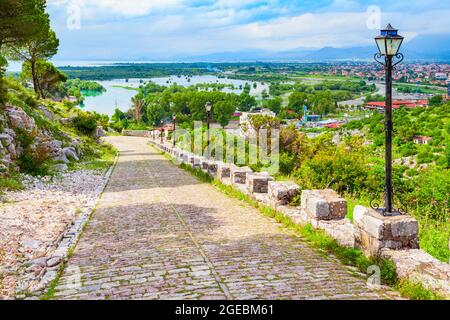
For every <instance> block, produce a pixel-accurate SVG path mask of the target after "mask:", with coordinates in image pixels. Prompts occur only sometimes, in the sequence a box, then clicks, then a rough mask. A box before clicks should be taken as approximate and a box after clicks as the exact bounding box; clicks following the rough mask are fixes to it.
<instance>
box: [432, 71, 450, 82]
mask: <svg viewBox="0 0 450 320" xmlns="http://www.w3.org/2000/svg"><path fill="white" fill-rule="evenodd" d="M434 78H435V79H436V80H447V73H445V72H436V73H435V75H434Z"/></svg>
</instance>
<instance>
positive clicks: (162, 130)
mask: <svg viewBox="0 0 450 320" xmlns="http://www.w3.org/2000/svg"><path fill="white" fill-rule="evenodd" d="M163 124H164V121H163V120H161V130H160V132H161V144H163V133H164V128H163Z"/></svg>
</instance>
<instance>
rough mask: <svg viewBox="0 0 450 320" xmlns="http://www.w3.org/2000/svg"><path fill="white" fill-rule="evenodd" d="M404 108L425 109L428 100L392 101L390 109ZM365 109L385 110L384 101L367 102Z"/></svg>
mask: <svg viewBox="0 0 450 320" xmlns="http://www.w3.org/2000/svg"><path fill="white" fill-rule="evenodd" d="M402 106H403V107H405V108H411V109H413V108H427V107H428V100H394V101H392V108H393V109H399V108H400V107H402ZM365 108H366V109H371V110H375V109H377V110H384V109H385V108H386V102H384V101H372V102H368V103H367V104H366V106H365Z"/></svg>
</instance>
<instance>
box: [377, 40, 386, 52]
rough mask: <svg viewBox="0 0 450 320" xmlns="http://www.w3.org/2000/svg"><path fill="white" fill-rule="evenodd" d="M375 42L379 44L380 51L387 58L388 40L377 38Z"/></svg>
mask: <svg viewBox="0 0 450 320" xmlns="http://www.w3.org/2000/svg"><path fill="white" fill-rule="evenodd" d="M375 41H376V43H377V46H378V50H379V51H380V53H381V54H382V55H383V56H385V55H386V38H384V37H383V38H381V37H380V38H375Z"/></svg>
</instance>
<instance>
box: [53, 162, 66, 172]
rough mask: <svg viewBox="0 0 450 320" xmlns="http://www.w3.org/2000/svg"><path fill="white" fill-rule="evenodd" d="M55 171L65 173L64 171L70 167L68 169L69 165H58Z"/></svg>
mask: <svg viewBox="0 0 450 320" xmlns="http://www.w3.org/2000/svg"><path fill="white" fill-rule="evenodd" d="M55 169H56V170H57V171H60V172H64V171H67V169H68V167H67V164H65V163H58V164H56V165H55Z"/></svg>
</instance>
